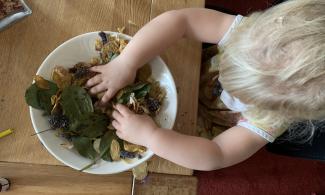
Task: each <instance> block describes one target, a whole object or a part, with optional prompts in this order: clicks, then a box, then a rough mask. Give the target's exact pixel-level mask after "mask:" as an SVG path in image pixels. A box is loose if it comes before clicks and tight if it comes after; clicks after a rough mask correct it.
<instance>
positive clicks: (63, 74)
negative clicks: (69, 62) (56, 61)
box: [52, 66, 72, 89]
mask: <svg viewBox="0 0 325 195" xmlns="http://www.w3.org/2000/svg"><path fill="white" fill-rule="evenodd" d="M52 79H53V81H54V82H55V83H56V84H57V86H58V87H59V88H60V89H63V88H65V87H68V86H70V85H71V81H72V75H71V74H70V73H69V71H68V70H67V69H65V68H63V67H62V66H56V67H55V68H54V69H53V72H52Z"/></svg>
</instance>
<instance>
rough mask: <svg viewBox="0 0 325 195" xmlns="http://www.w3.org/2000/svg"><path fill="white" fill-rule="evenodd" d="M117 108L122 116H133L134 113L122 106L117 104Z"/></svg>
mask: <svg viewBox="0 0 325 195" xmlns="http://www.w3.org/2000/svg"><path fill="white" fill-rule="evenodd" d="M115 108H116V110H117V111H119V112H120V113H121V114H122V116H129V115H130V114H132V112H131V111H130V110H129V109H128V108H127V107H126V106H124V105H122V104H117V105H116V106H115Z"/></svg>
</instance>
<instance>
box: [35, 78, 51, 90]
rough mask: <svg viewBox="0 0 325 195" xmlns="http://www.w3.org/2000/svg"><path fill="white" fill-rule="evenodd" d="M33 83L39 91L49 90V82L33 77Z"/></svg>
mask: <svg viewBox="0 0 325 195" xmlns="http://www.w3.org/2000/svg"><path fill="white" fill-rule="evenodd" d="M34 81H35V83H36V85H37V87H38V88H40V89H50V86H49V82H48V81H47V80H45V79H44V78H43V77H41V76H39V75H35V76H34Z"/></svg>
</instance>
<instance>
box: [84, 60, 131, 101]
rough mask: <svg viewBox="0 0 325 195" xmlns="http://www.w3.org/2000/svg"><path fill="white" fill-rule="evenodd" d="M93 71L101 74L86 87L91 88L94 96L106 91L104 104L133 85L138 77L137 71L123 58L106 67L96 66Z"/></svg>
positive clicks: (103, 98)
mask: <svg viewBox="0 0 325 195" xmlns="http://www.w3.org/2000/svg"><path fill="white" fill-rule="evenodd" d="M91 70H92V71H94V72H98V73H99V74H98V75H96V76H94V77H93V78H91V79H89V80H88V82H87V83H86V86H87V87H91V89H90V93H92V94H97V93H100V92H103V91H106V92H105V95H104V96H103V97H102V99H101V103H102V104H104V103H106V102H108V101H109V100H110V99H111V98H112V97H113V96H114V95H115V93H116V92H117V91H118V90H120V89H121V88H123V87H125V86H126V85H128V84H131V83H133V81H134V79H135V75H136V69H135V68H133V67H132V66H130V65H128V63H126V61H125V60H123V58H121V57H117V58H115V59H114V60H113V61H111V62H110V63H108V64H106V65H102V66H94V67H92V68H91Z"/></svg>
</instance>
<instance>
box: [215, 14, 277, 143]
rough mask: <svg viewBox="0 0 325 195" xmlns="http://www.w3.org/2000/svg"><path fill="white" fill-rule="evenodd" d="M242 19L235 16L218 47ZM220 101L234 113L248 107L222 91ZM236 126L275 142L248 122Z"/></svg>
mask: <svg viewBox="0 0 325 195" xmlns="http://www.w3.org/2000/svg"><path fill="white" fill-rule="evenodd" d="M243 18H244V17H243V16H241V15H237V16H236V17H235V20H234V21H233V23H232V24H231V26H230V27H229V29H228V30H227V32H226V33H225V34H224V35H223V37H222V38H221V40H220V41H219V43H218V46H219V47H221V48H222V47H224V45H225V44H226V42H227V41H228V40H229V37H230V36H231V33H232V32H233V31H234V29H235V28H236V27H237V26H238V25H239V24H240V22H241V21H242V19H243ZM220 99H221V101H222V102H223V103H224V104H225V105H226V106H227V108H228V109H230V110H232V111H235V112H244V111H246V110H247V109H248V107H249V105H246V104H244V103H242V102H241V101H240V100H239V99H238V98H236V97H233V96H231V95H230V94H229V93H228V92H227V91H226V90H223V91H222V93H221V95H220ZM237 125H238V126H241V127H244V128H246V129H249V130H251V131H252V132H254V133H256V134H258V135H259V136H261V137H263V138H264V139H266V140H267V141H269V142H273V141H274V140H275V137H274V136H272V135H271V134H270V133H268V132H267V131H265V130H264V129H261V128H259V127H256V126H255V125H253V124H252V123H250V122H249V121H247V120H245V119H243V120H240V121H238V123H237Z"/></svg>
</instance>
